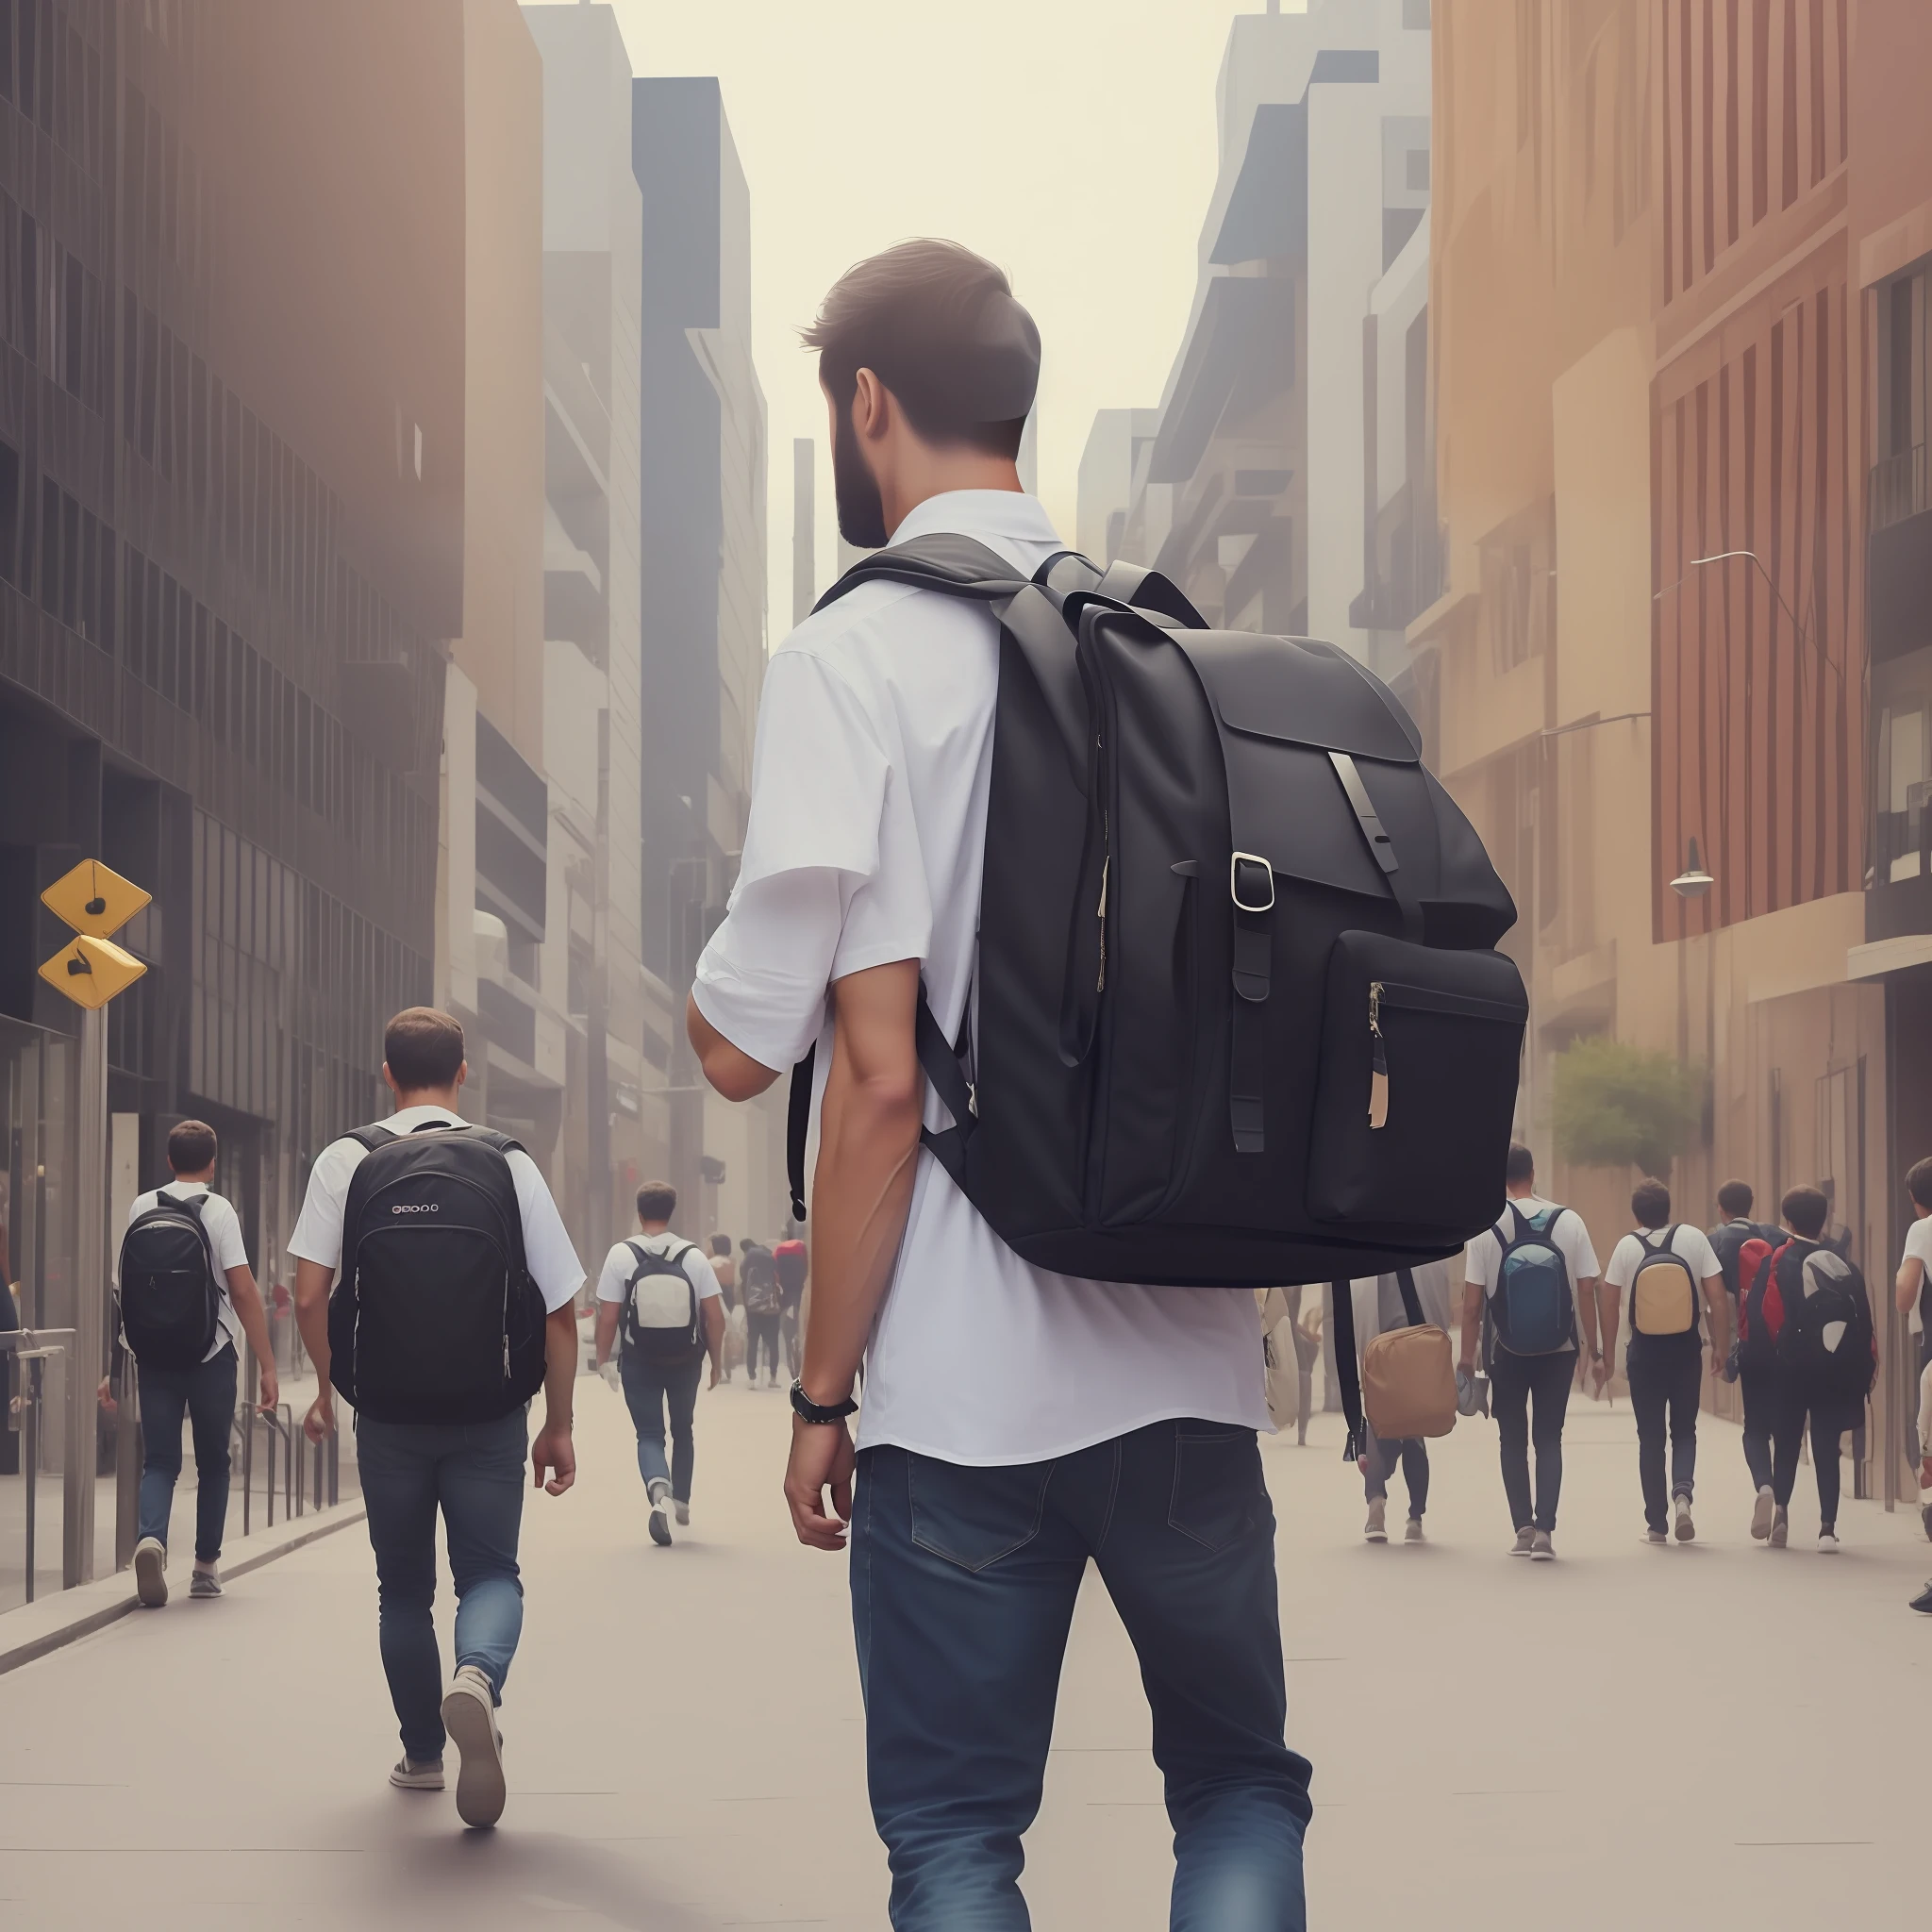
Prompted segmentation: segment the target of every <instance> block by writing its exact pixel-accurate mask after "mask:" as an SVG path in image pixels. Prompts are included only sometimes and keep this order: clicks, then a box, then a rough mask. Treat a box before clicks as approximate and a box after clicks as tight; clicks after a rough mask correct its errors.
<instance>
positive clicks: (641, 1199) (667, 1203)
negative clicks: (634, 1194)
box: [638, 1181, 677, 1221]
mask: <svg viewBox="0 0 1932 1932" xmlns="http://www.w3.org/2000/svg"><path fill="white" fill-rule="evenodd" d="M676 1212H677V1190H676V1189H675V1188H674V1187H673V1186H672V1185H671V1183H670V1182H669V1181H646V1182H645V1183H644V1184H643V1186H642V1187H641V1188H640V1189H639V1190H638V1219H639V1220H640V1221H669V1220H670V1219H671V1217H672V1216H673V1215H674V1214H675V1213H676Z"/></svg>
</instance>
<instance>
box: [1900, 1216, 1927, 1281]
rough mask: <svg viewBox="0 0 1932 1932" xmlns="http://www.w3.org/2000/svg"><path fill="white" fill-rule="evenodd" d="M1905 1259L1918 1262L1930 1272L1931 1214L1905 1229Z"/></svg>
mask: <svg viewBox="0 0 1932 1932" xmlns="http://www.w3.org/2000/svg"><path fill="white" fill-rule="evenodd" d="M1906 1259H1907V1260H1908V1261H1916V1262H1918V1263H1919V1265H1920V1266H1921V1267H1922V1268H1924V1270H1925V1271H1926V1273H1927V1274H1932V1215H1927V1216H1926V1217H1925V1218H1924V1220H1923V1221H1915V1222H1913V1223H1912V1224H1911V1226H1909V1227H1908V1228H1907V1229H1906Z"/></svg>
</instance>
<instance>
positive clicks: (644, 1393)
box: [617, 1348, 706, 1503]
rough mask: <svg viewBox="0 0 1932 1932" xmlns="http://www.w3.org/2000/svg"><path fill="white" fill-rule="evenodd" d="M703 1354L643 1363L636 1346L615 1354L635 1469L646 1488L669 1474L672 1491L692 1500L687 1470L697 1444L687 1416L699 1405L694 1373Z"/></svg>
mask: <svg viewBox="0 0 1932 1932" xmlns="http://www.w3.org/2000/svg"><path fill="white" fill-rule="evenodd" d="M705 1361H706V1357H704V1356H703V1355H695V1356H693V1357H691V1360H690V1361H688V1362H647V1361H645V1360H644V1359H643V1357H641V1356H640V1355H639V1354H638V1352H637V1351H636V1350H635V1349H632V1348H627V1349H625V1352H624V1353H623V1355H622V1356H620V1357H618V1362H617V1373H618V1375H619V1377H620V1379H621V1380H622V1381H623V1383H624V1400H625V1407H627V1408H628V1409H629V1410H630V1419H631V1424H632V1425H633V1426H634V1427H635V1428H636V1430H637V1432H638V1474H640V1475H641V1476H642V1477H643V1479H644V1484H645V1487H646V1488H648V1487H649V1486H650V1485H651V1484H652V1483H653V1482H658V1481H661V1480H663V1479H664V1478H666V1477H668V1478H669V1479H670V1482H671V1493H672V1494H673V1495H674V1496H675V1498H676V1499H677V1500H678V1501H679V1502H680V1503H689V1502H690V1501H691V1471H692V1469H693V1467H694V1466H695V1465H696V1462H697V1447H696V1444H695V1443H694V1442H693V1441H692V1440H691V1418H692V1416H693V1415H694V1414H695V1413H696V1411H697V1406H698V1376H699V1374H700V1372H701V1371H702V1370H703V1368H704V1366H705ZM667 1408H668V1409H669V1410H670V1411H671V1460H670V1462H669V1464H668V1465H667V1464H666V1462H665V1460H664V1411H665V1410H666V1409H667Z"/></svg>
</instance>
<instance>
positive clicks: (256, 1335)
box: [228, 1261, 282, 1413]
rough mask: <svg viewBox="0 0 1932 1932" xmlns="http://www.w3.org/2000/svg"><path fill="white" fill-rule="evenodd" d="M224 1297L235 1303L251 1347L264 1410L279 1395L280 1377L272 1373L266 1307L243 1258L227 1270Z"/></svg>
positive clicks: (271, 1352) (253, 1276)
mask: <svg viewBox="0 0 1932 1932" xmlns="http://www.w3.org/2000/svg"><path fill="white" fill-rule="evenodd" d="M228 1299H229V1300H230V1301H231V1302H233V1303H234V1305H235V1313H236V1315H237V1317H238V1318H239V1319H240V1321H241V1324H242V1334H243V1335H245V1336H246V1337H247V1338H248V1346H249V1347H250V1348H252V1349H253V1350H254V1351H255V1359H256V1362H257V1365H258V1368H259V1370H260V1377H261V1380H260V1395H259V1400H260V1405H261V1407H262V1409H263V1411H264V1413H265V1412H266V1411H267V1410H269V1409H272V1408H273V1407H275V1403H276V1402H277V1400H279V1398H280V1396H281V1392H282V1391H281V1378H280V1376H278V1375H277V1374H275V1349H274V1347H273V1346H272V1345H271V1343H270V1341H269V1334H268V1310H267V1309H266V1308H265V1307H262V1303H261V1291H260V1289H258V1288H257V1287H256V1285H255V1271H254V1270H253V1269H252V1268H250V1267H249V1265H248V1264H247V1262H245V1261H243V1262H241V1263H240V1264H238V1265H237V1266H236V1267H233V1268H230V1269H229V1270H228Z"/></svg>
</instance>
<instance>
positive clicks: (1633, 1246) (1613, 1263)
mask: <svg viewBox="0 0 1932 1932" xmlns="http://www.w3.org/2000/svg"><path fill="white" fill-rule="evenodd" d="M1642 1252H1643V1243H1642V1242H1641V1241H1639V1240H1638V1239H1637V1237H1636V1236H1635V1235H1634V1234H1626V1235H1625V1236H1624V1238H1623V1240H1622V1241H1619V1242H1618V1243H1617V1245H1616V1246H1615V1247H1614V1248H1612V1249H1611V1250H1610V1265H1609V1266H1608V1267H1607V1269H1606V1270H1605V1271H1604V1284H1605V1286H1606V1287H1607V1288H1615V1289H1624V1288H1628V1287H1629V1286H1630V1276H1631V1274H1633V1273H1634V1272H1635V1270H1636V1267H1637V1261H1638V1257H1639V1256H1641V1254H1642ZM1571 1272H1572V1273H1573V1274H1575V1276H1576V1278H1577V1279H1578V1280H1579V1281H1581V1280H1583V1279H1585V1278H1586V1276H1587V1275H1588V1274H1589V1273H1590V1271H1589V1270H1588V1269H1581V1268H1578V1267H1577V1266H1576V1264H1575V1263H1574V1261H1573V1262H1572V1263H1571Z"/></svg>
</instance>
